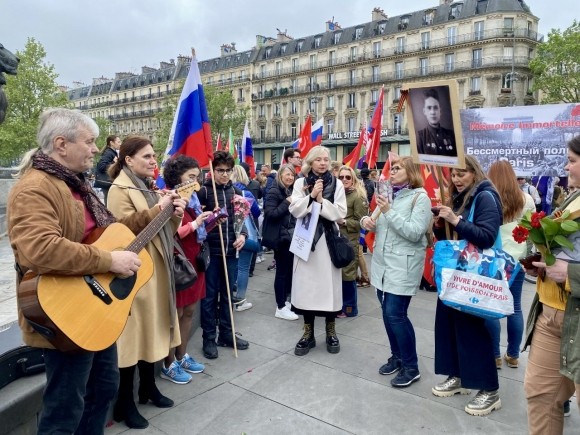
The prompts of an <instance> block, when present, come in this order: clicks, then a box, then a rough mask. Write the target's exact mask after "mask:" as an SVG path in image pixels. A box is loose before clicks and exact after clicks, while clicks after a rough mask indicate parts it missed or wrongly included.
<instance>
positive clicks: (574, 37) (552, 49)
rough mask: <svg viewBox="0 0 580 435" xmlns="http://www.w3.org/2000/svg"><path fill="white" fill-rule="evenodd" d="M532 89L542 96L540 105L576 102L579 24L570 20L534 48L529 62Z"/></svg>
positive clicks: (579, 96)
mask: <svg viewBox="0 0 580 435" xmlns="http://www.w3.org/2000/svg"><path fill="white" fill-rule="evenodd" d="M530 69H531V70H532V73H533V74H534V90H540V91H542V93H543V94H544V95H543V97H542V103H559V102H563V103H577V102H579V101H580V22H578V21H576V20H574V22H573V23H572V25H571V26H570V27H568V28H567V29H566V30H564V31H563V32H561V31H560V29H552V30H551V31H550V33H549V34H548V40H547V41H546V42H543V43H541V44H539V45H538V53H537V56H536V57H535V58H534V59H532V60H531V61H530Z"/></svg>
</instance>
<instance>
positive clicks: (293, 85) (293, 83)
mask: <svg viewBox="0 0 580 435" xmlns="http://www.w3.org/2000/svg"><path fill="white" fill-rule="evenodd" d="M297 88H298V86H297V85H296V79H292V80H291V81H290V93H292V94H295V93H296V92H297V91H298V89H297Z"/></svg>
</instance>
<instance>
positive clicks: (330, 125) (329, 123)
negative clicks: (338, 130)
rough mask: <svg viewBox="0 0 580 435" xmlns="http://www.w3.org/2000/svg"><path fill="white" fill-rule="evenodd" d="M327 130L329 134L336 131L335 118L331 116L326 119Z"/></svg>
mask: <svg viewBox="0 0 580 435" xmlns="http://www.w3.org/2000/svg"><path fill="white" fill-rule="evenodd" d="M326 131H327V132H328V134H333V133H334V119H332V118H331V119H329V120H327V121H326Z"/></svg>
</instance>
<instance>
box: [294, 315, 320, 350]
mask: <svg viewBox="0 0 580 435" xmlns="http://www.w3.org/2000/svg"><path fill="white" fill-rule="evenodd" d="M313 347H316V339H315V338H314V321H312V322H308V323H307V321H306V320H304V334H303V335H302V338H301V339H300V341H299V342H298V343H297V344H296V347H295V348H294V355H298V356H303V355H306V354H307V353H308V352H310V349H312V348H313Z"/></svg>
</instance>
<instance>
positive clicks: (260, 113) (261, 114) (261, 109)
mask: <svg viewBox="0 0 580 435" xmlns="http://www.w3.org/2000/svg"><path fill="white" fill-rule="evenodd" d="M258 116H259V117H260V118H262V117H264V116H266V111H265V110H264V105H263V104H260V105H259V106H258Z"/></svg>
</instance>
